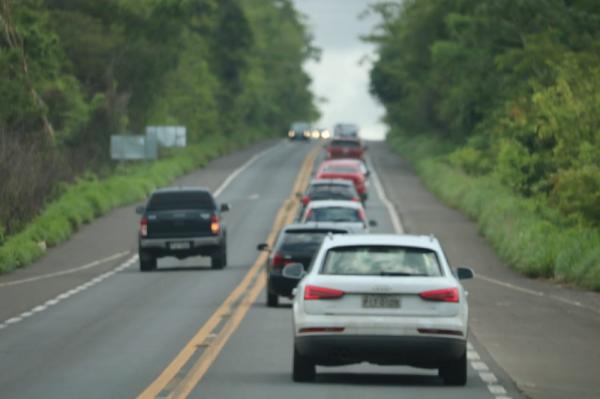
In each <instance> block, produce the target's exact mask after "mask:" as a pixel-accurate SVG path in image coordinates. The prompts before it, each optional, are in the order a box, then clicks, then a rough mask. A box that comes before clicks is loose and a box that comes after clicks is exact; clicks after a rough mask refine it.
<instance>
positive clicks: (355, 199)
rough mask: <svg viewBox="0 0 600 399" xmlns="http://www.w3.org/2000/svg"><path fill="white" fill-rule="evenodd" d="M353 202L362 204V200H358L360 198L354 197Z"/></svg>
mask: <svg viewBox="0 0 600 399" xmlns="http://www.w3.org/2000/svg"><path fill="white" fill-rule="evenodd" d="M351 201H354V202H360V198H358V197H352V199H351Z"/></svg>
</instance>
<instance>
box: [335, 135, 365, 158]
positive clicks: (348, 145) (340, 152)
mask: <svg viewBox="0 0 600 399" xmlns="http://www.w3.org/2000/svg"><path fill="white" fill-rule="evenodd" d="M364 152H365V148H364V147H363V145H362V143H361V141H360V140H359V139H356V138H336V139H333V140H331V142H330V143H329V145H328V146H327V157H328V158H329V159H335V158H355V159H362V158H363V154H364Z"/></svg>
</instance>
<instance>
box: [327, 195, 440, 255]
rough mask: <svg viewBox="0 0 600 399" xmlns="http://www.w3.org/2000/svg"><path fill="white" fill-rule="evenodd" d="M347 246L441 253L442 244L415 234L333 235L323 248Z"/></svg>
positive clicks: (433, 238) (431, 238) (429, 237)
mask: <svg viewBox="0 0 600 399" xmlns="http://www.w3.org/2000/svg"><path fill="white" fill-rule="evenodd" d="M323 202H325V201H323ZM347 245H394V246H405V247H416V248H425V249H431V250H435V251H441V246H440V243H439V242H438V240H437V239H436V238H435V237H433V236H424V235H413V234H353V235H345V236H343V235H331V236H328V237H327V238H326V239H325V240H324V242H323V246H324V247H327V248H332V247H337V246H347Z"/></svg>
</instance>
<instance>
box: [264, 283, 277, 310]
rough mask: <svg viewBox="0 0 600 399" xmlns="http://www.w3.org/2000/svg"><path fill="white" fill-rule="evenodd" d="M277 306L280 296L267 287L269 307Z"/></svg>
mask: <svg viewBox="0 0 600 399" xmlns="http://www.w3.org/2000/svg"><path fill="white" fill-rule="evenodd" d="M277 306H279V296H278V295H277V294H273V293H271V292H270V291H269V289H268V288H267V307H268V308H276V307H277Z"/></svg>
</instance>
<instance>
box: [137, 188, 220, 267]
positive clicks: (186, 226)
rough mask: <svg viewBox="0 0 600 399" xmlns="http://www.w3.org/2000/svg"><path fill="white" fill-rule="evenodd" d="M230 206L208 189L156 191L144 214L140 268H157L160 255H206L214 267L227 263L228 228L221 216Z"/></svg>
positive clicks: (143, 211)
mask: <svg viewBox="0 0 600 399" xmlns="http://www.w3.org/2000/svg"><path fill="white" fill-rule="evenodd" d="M228 210H229V205H227V204H221V206H217V202H216V201H215V199H214V198H213V196H212V194H211V193H210V192H209V191H208V189H206V188H201V187H177V188H166V189H160V190H156V191H155V192H153V193H152V194H151V195H150V198H149V199H148V202H147V204H146V206H141V207H138V208H137V209H136V211H137V212H138V213H140V214H141V215H142V217H141V219H140V229H139V234H138V243H139V256H140V270H142V271H148V270H153V269H156V260H157V258H160V257H164V256H174V257H176V258H178V259H183V258H187V257H189V256H196V255H203V256H210V257H211V267H212V268H213V269H222V268H223V267H225V265H226V264H227V231H226V229H225V224H224V223H223V219H222V216H221V213H222V212H225V211H228Z"/></svg>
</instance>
